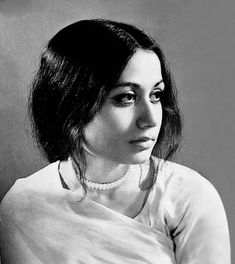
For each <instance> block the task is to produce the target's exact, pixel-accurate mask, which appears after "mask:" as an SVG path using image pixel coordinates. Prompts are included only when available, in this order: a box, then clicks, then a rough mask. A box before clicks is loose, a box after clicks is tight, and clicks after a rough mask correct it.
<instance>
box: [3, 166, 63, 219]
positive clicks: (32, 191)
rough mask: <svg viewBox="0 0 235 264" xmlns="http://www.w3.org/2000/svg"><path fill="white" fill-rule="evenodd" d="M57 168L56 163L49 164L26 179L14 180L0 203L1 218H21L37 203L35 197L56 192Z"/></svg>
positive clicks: (57, 185) (57, 183)
mask: <svg viewBox="0 0 235 264" xmlns="http://www.w3.org/2000/svg"><path fill="white" fill-rule="evenodd" d="M57 166H58V162H54V163H51V164H49V165H48V166H46V167H45V168H43V169H41V170H39V171H37V172H36V173H34V174H32V175H30V176H28V177H25V178H20V179H18V180H16V182H15V183H14V185H13V186H12V187H11V189H10V190H9V191H8V192H7V194H6V195H5V196H4V198H3V200H2V202H1V205H0V216H1V218H2V219H3V218H5V219H14V218H18V217H19V216H20V217H21V218H23V217H24V212H29V208H31V207H32V203H35V202H37V197H42V196H43V195H42V194H46V193H50V192H52V193H53V192H56V190H58V189H59V187H60V181H59V178H58V175H57Z"/></svg>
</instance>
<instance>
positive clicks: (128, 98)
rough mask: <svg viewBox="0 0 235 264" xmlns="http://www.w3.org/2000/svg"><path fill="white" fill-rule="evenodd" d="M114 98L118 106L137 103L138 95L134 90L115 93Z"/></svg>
mask: <svg viewBox="0 0 235 264" xmlns="http://www.w3.org/2000/svg"><path fill="white" fill-rule="evenodd" d="M112 100H113V102H114V103H115V104H116V105H118V106H129V105H132V104H134V103H135V101H136V95H135V93H134V92H128V93H122V94H118V95H115V96H114V97H113V98H112Z"/></svg>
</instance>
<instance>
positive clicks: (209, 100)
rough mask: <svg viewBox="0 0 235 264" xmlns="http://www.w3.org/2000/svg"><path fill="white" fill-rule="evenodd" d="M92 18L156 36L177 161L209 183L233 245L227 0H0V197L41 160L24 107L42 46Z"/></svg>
mask: <svg viewBox="0 0 235 264" xmlns="http://www.w3.org/2000/svg"><path fill="white" fill-rule="evenodd" d="M96 17H103V18H111V19H115V20H121V21H124V22H130V23H134V24H136V25H138V26H141V27H143V28H144V29H145V30H147V31H148V32H149V33H151V34H152V35H153V36H155V37H156V38H158V39H159V41H160V44H161V45H162V46H163V48H164V50H165V52H166V55H167V57H168V60H169V61H170V63H171V67H172V70H173V73H174V75H175V79H176V83H177V84H178V88H179V90H180V101H181V107H182V109H183V113H184V119H185V129H184V144H183V148H182V151H181V153H180V155H179V156H178V161H179V162H181V163H183V164H185V165H187V166H189V167H192V168H194V169H196V170H197V171H199V172H200V173H201V174H203V175H204V176H205V177H207V178H209V179H210V180H211V182H212V183H213V184H214V185H215V187H216V188H217V190H218V192H219V193H220V195H221V198H222V200H223V203H224V206H225V209H226V212H227V216H228V222H229V227H230V234H231V244H232V249H233V245H234V242H235V241H234V239H235V210H234V209H235V194H234V188H235V178H234V164H235V155H234V149H235V141H234V135H235V125H234V123H235V117H234V116H235V111H234V110H235V107H234V101H235V89H234V82H235V79H234V76H235V71H234V70H235V56H234V55H235V1H234V0H231V1H227V0H224V1H219V0H177V1H176V0H125V1H124V0H119V1H115V0H1V1H0V146H1V148H0V198H1V197H2V196H3V195H4V194H5V193H6V191H7V190H8V189H9V188H10V186H11V185H12V184H13V182H14V181H15V180H16V179H17V178H19V177H25V176H27V175H29V174H31V173H33V172H34V171H36V170H38V169H39V168H41V167H43V166H45V165H46V161H45V160H43V159H42V158H41V157H40V155H39V153H38V151H37V149H36V148H35V146H34V144H33V142H32V139H31V136H30V130H29V123H28V119H27V113H26V102H27V95H28V90H29V84H30V80H31V79H32V76H33V74H34V71H35V69H36V66H37V64H38V55H39V53H40V51H41V49H42V47H43V45H44V44H45V42H46V41H47V40H48V39H49V38H50V37H51V36H52V35H53V34H54V33H55V32H56V31H57V30H59V29H60V28H61V27H63V26H65V25H67V24H69V23H71V22H74V21H76V20H79V19H86V18H96ZM215 210H216V208H215ZM232 251H233V250H232ZM232 254H233V261H234V262H235V255H234V253H233V252H232Z"/></svg>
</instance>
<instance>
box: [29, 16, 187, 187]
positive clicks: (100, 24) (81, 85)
mask: <svg viewBox="0 0 235 264" xmlns="http://www.w3.org/2000/svg"><path fill="white" fill-rule="evenodd" d="M139 48H141V49H145V50H151V51H153V52H155V53H156V55H157V56H158V58H159V60H160V62H161V70H162V76H163V81H164V83H165V87H166V89H165V92H164V97H163V99H162V107H163V120H162V126H161V129H160V133H159V137H158V141H157V143H156V145H155V147H154V150H153V154H154V155H156V156H158V157H160V158H163V159H169V158H171V157H172V155H173V153H174V152H175V151H176V150H177V148H178V146H179V142H180V138H181V128H182V122H181V117H180V110H179V107H178V103H177V95H176V88H175V84H174V82H173V79H172V76H171V73H170V70H169V68H168V65H167V62H166V59H165V56H164V54H163V52H162V50H161V48H160V46H159V45H158V43H157V42H156V41H155V40H153V39H152V38H151V37H150V36H149V35H147V34H146V33H145V32H144V31H142V30H141V29H139V28H137V27H135V26H133V25H129V24H125V23H121V22H115V21H110V20H104V19H92V20H81V21H78V22H76V23H73V24H71V25H69V26H67V27H65V28H63V29H62V30H60V31H59V32H58V33H57V34H56V35H55V36H54V37H53V38H52V39H51V40H50V41H49V42H48V44H47V46H46V48H45V50H44V52H43V53H42V55H41V63H40V67H39V70H38V72H37V74H36V76H35V78H34V80H33V84H32V90H31V94H30V97H29V111H30V114H31V120H32V124H33V131H34V135H35V137H36V139H37V142H38V145H39V147H40V148H41V149H42V150H43V151H44V154H45V155H46V157H47V159H48V161H49V162H54V161H56V160H65V159H67V158H68V157H69V156H70V157H72V160H73V162H74V163H75V165H76V167H77V169H78V172H79V175H80V180H81V182H82V184H83V183H84V182H83V181H84V179H83V176H84V172H85V168H86V160H85V157H84V150H83V146H82V144H83V142H84V140H85V139H84V136H83V130H84V127H85V126H86V125H87V124H88V123H89V122H90V121H91V120H92V119H93V117H94V116H95V115H96V113H97V112H99V111H100V109H101V108H102V105H103V102H104V100H105V98H106V96H107V95H108V93H109V91H110V90H111V89H112V87H113V85H114V84H115V83H116V82H117V80H118V78H119V76H120V74H121V73H122V71H123V69H124V67H125V66H126V64H127V62H128V60H129V59H130V58H131V56H132V55H133V54H134V53H135V51H136V50H137V49H139Z"/></svg>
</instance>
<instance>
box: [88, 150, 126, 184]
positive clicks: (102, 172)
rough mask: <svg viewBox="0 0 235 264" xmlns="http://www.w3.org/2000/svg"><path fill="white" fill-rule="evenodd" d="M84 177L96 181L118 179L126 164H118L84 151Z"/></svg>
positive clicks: (105, 181) (104, 181) (102, 181)
mask: <svg viewBox="0 0 235 264" xmlns="http://www.w3.org/2000/svg"><path fill="white" fill-rule="evenodd" d="M86 161H87V170H86V175H85V177H86V179H88V180H90V181H93V182H97V183H108V182H112V181H115V180H117V179H119V178H120V177H121V176H122V175H123V174H124V173H125V172H126V170H127V168H128V165H126V164H119V163H116V162H113V161H110V160H107V159H104V158H100V157H97V156H95V155H93V154H92V153H88V152H86Z"/></svg>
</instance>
